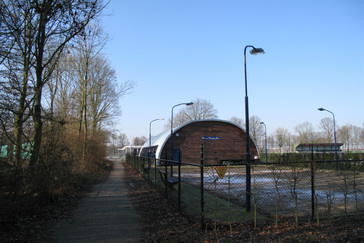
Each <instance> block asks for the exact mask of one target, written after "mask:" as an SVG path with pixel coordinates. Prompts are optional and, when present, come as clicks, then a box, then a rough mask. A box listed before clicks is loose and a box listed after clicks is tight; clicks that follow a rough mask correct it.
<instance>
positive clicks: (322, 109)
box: [317, 107, 338, 171]
mask: <svg viewBox="0 0 364 243" xmlns="http://www.w3.org/2000/svg"><path fill="white" fill-rule="evenodd" d="M317 110H319V111H327V112H330V113H331V114H332V117H333V119H334V140H335V160H336V171H338V164H337V163H338V162H337V146H336V127H335V115H334V113H332V112H331V111H329V110H327V109H325V108H322V107H321V108H318V109H317Z"/></svg>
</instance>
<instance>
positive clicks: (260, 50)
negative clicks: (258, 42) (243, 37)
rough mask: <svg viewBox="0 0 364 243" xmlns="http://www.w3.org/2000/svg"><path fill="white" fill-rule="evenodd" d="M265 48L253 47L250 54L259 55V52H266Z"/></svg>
mask: <svg viewBox="0 0 364 243" xmlns="http://www.w3.org/2000/svg"><path fill="white" fill-rule="evenodd" d="M264 53H265V52H264V50H263V48H255V47H253V49H251V50H250V54H252V55H257V54H264Z"/></svg>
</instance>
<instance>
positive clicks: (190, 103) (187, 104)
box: [171, 102, 193, 176]
mask: <svg viewBox="0 0 364 243" xmlns="http://www.w3.org/2000/svg"><path fill="white" fill-rule="evenodd" d="M180 105H186V106H189V105H193V102H188V103H180V104H177V105H174V106H173V107H172V115H171V161H172V160H173V109H174V107H177V106H180ZM171 176H173V164H171Z"/></svg>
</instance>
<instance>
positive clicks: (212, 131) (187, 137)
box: [140, 119, 259, 165]
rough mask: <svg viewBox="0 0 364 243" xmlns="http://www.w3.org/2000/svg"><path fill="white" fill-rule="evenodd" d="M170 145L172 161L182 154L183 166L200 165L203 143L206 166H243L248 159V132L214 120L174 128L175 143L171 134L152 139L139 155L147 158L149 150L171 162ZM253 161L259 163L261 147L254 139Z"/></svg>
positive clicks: (233, 125)
mask: <svg viewBox="0 0 364 243" xmlns="http://www.w3.org/2000/svg"><path fill="white" fill-rule="evenodd" d="M149 144H151V146H150V147H149ZM171 144H172V147H173V160H178V155H179V154H181V159H182V162H184V163H192V164H200V160H201V144H203V146H204V163H205V164H214V165H215V164H222V163H224V162H227V161H230V162H236V163H239V162H240V163H241V162H243V161H245V158H246V132H245V130H244V129H243V128H242V127H240V126H238V125H236V124H234V123H232V122H230V121H224V120H218V119H212V120H197V121H191V122H188V123H185V124H183V125H181V126H179V127H176V128H174V129H173V136H172V142H171V131H166V132H164V133H161V134H159V135H156V136H153V137H152V138H151V141H149V140H148V141H147V142H145V144H144V145H143V147H142V149H141V152H140V155H141V156H148V151H151V157H154V158H156V159H168V160H169V159H171V158H172V156H171ZM178 152H180V153H178ZM250 158H251V160H252V161H254V160H259V151H258V148H257V146H256V144H255V142H254V141H253V139H252V138H251V137H250Z"/></svg>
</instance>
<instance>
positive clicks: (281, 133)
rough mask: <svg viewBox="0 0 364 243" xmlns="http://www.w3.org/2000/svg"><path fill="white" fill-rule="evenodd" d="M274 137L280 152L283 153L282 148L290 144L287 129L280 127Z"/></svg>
mask: <svg viewBox="0 0 364 243" xmlns="http://www.w3.org/2000/svg"><path fill="white" fill-rule="evenodd" d="M274 136H275V141H276V143H277V145H278V147H279V150H280V152H282V148H283V147H284V146H285V145H287V144H288V142H289V132H288V130H287V129H285V128H281V127H279V128H277V129H276V130H275V135H274Z"/></svg>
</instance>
